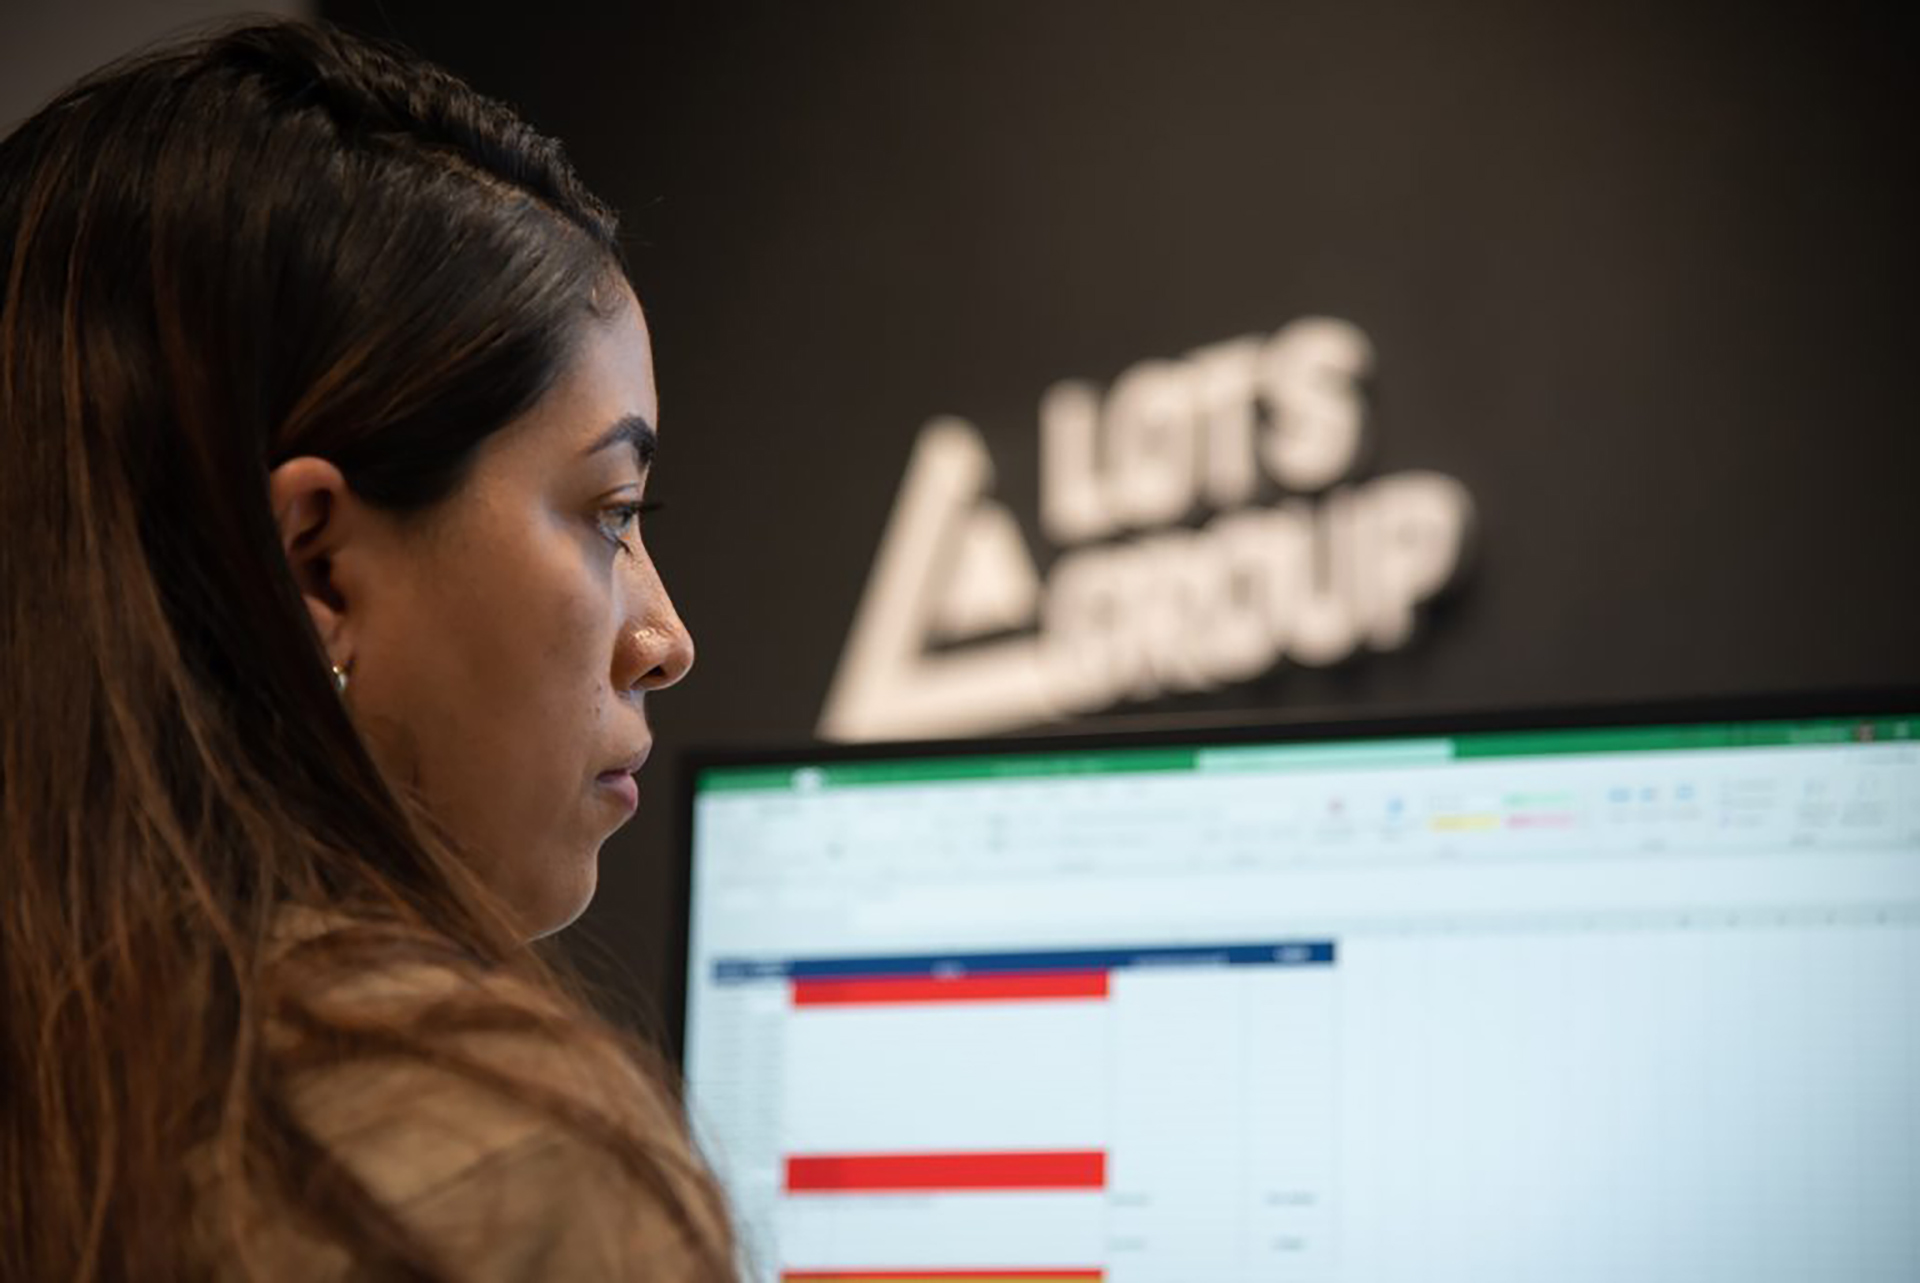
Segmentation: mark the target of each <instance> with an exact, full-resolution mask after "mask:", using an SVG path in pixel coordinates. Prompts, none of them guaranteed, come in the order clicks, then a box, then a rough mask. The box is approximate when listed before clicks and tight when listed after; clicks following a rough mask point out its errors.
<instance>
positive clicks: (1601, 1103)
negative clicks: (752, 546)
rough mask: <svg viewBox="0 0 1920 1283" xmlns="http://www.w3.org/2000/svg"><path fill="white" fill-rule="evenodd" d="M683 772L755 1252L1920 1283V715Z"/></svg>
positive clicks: (1025, 1270)
mask: <svg viewBox="0 0 1920 1283" xmlns="http://www.w3.org/2000/svg"><path fill="white" fill-rule="evenodd" d="M688 776H689V784H690V788H689V790H688V793H689V796H688V798H687V801H688V806H689V819H690V839H691V840H690V844H689V845H690V857H691V868H690V870H689V872H690V880H689V886H690V898H689V919H688V924H687V925H688V930H689V936H688V951H687V962H688V973H687V985H686V994H685V996H686V1013H685V1015H686V1019H685V1025H684V1039H685V1041H684V1048H685V1067H686V1073H687V1085H688V1100H689V1106H690V1109H691V1112H692V1115H693V1118H694V1125H695V1128H696V1132H697V1134H698V1136H699V1137H700V1139H701V1141H702V1143H703V1145H704V1146H705V1148H706V1151H707V1153H708V1155H709V1156H710V1158H711V1159H712V1161H713V1162H714V1164H715V1165H716V1168H717V1170H718V1172H719V1173H720V1175H721V1178H722V1181H723V1183H724V1185H725V1187H726V1189H727V1190H728V1192H729V1194H730V1196H731V1200H732V1203H733V1207H734V1209H735V1212H736V1215H737V1218H738V1221H739V1224H740V1226H741V1231H742V1235H743V1238H744V1240H745V1244H746V1251H747V1253H748V1258H749V1261H750V1263H751V1265H750V1269H751V1274H750V1277H754V1278H757V1279H761V1280H768V1281H772V1280H782V1281H792V1283H802V1281H804V1283H829V1281H840V1280H847V1281H852V1280H859V1281H860V1283H877V1281H879V1280H888V1281H901V1283H904V1281H906V1280H936V1279H937V1280H941V1281H942V1283H959V1281H961V1280H994V1281H996V1283H1009V1281H1011V1280H1042V1279H1044V1280H1049V1281H1051V1283H1069V1281H1071V1283H1093V1281H1095V1280H1110V1281H1111V1283H1150V1281H1151V1283H1215V1281H1219V1283H1228V1281H1231V1283H1252V1281H1253V1280H1298V1281H1302V1283H1306V1281H1322V1280H1344V1281H1348V1283H1402V1281H1405V1283H1412V1281H1413V1280H1420V1281H1422V1283H1450V1281H1453V1280H1458V1281H1460V1283H1468V1281H1471V1283H1491V1281H1495V1280H1516V1281H1518V1280H1525V1281H1527V1283H1540V1281H1543V1280H1551V1281H1552V1283H1582V1281H1585V1280H1593V1281H1595V1283H1599V1281H1601V1280H1605V1281H1606V1283H1618V1281H1619V1280H1625V1279H1631V1280H1633V1281H1634V1283H1654V1281H1656V1280H1672V1281H1674V1283H1682V1281H1684V1283H1701V1281H1702V1280H1739V1281H1741V1283H1755V1281H1757V1280H1794V1281H1795V1283H1804V1281H1805V1280H1810V1279H1820V1280H1848V1281H1849V1283H1860V1281H1861V1280H1882V1279H1884V1280H1888V1281H1889V1283H1891V1281H1892V1280H1902V1281H1903V1283H1911V1281H1912V1280H1914V1279H1920V692H1897V693H1894V694H1891V695H1881V696H1866V697H1849V698H1845V699H1839V698H1829V699H1824V700H1806V701H1796V700H1775V701H1771V702H1767V703H1759V702H1753V701H1749V702H1746V703H1744V704H1741V705H1739V706H1737V707H1732V706H1726V705H1722V706H1718V707H1711V708H1710V707H1704V706H1699V705H1694V706H1689V707H1677V706H1668V707H1664V708H1658V709H1646V708H1642V709H1632V710H1616V711H1613V712H1596V711H1592V710H1588V711H1584V712H1576V713H1540V714H1534V715H1530V716H1507V717H1502V718H1477V719H1473V718H1427V719H1420V720H1406V721H1399V722H1392V723H1387V722H1374V723H1352V724H1345V725H1339V726H1332V725H1321V726H1312V727H1291V728H1288V727H1280V728H1271V729H1267V730H1262V731H1236V732H1233V733H1228V732H1224V731H1222V732H1211V733H1193V734H1188V735H1185V736H1166V735H1156V736H1152V737H1145V736H1111V737H1105V738H1089V739H1077V740H1071V741H1060V742H1037V743H1036V742H1008V741H1000V742H993V743H985V744H975V745H938V746H934V745H921V746H912V747H880V748H852V749H838V750H831V751H829V750H816V751H812V752H807V753H801V754H787V755H774V754H766V753H762V754H745V755H741V754H735V755H725V754H721V755H701V756H698V757H696V758H695V759H693V760H692V762H691V764H690V770H689V772H688Z"/></svg>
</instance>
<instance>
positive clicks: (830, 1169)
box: [786, 1149, 1107, 1194]
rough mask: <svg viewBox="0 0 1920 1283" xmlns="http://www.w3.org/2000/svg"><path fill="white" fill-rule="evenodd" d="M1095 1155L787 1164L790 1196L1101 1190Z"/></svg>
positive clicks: (827, 1157)
mask: <svg viewBox="0 0 1920 1283" xmlns="http://www.w3.org/2000/svg"><path fill="white" fill-rule="evenodd" d="M1106 1185H1107V1155H1106V1153H1105V1151H1103V1150H1098V1149H1089V1150H1041V1151H1028V1152H1021V1153H997V1154H990V1153H968V1154H809V1155H799V1154H796V1155H793V1156H791V1157H789V1158H788V1159H787V1172H786V1188H787V1192H788V1193H790V1194H855V1193H881V1192H894V1191H909V1190H911V1191H914V1192H916V1193H928V1192H935V1191H947V1192H952V1191H959V1190H986V1189H1105V1188H1106Z"/></svg>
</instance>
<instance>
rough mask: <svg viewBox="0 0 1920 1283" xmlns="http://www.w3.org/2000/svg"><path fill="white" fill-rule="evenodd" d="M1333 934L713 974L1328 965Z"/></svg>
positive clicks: (855, 975) (716, 970) (789, 964)
mask: <svg viewBox="0 0 1920 1283" xmlns="http://www.w3.org/2000/svg"><path fill="white" fill-rule="evenodd" d="M1333 961H1334V947H1333V941H1331V940H1280V941H1275V942H1273V943H1271V944H1201V945H1171V946H1169V945H1143V946H1138V947H1134V948H1123V949H1050V950H1046V951H1044V952H1032V953H916V954H894V955H891V956H882V957H867V958H720V959H717V960H715V962H714V964H713V978H714V979H715V980H717V981H719V982H720V983H722V984H738V983H740V982H742V981H749V980H799V979H809V980H829V979H831V980H860V979H868V978H874V979H877V978H880V977H894V976H928V977H933V976H941V977H958V976H981V975H996V974H1006V973H1009V972H1017V973H1022V974H1033V973H1036V972H1041V973H1044V972H1048V971H1112V970H1116V969H1118V968H1121V967H1249V966H1253V967H1328V966H1332V965H1333Z"/></svg>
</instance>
